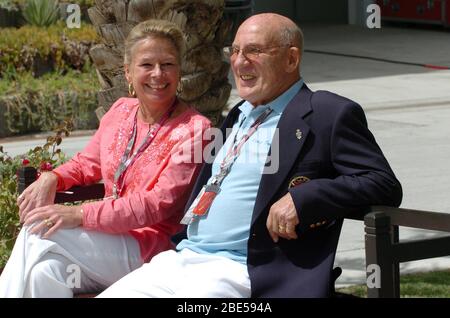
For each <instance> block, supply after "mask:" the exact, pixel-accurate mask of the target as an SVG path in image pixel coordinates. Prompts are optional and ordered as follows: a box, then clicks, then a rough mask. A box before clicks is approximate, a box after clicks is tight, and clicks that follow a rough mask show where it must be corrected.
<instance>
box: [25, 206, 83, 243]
mask: <svg viewBox="0 0 450 318" xmlns="http://www.w3.org/2000/svg"><path fill="white" fill-rule="evenodd" d="M24 221H25V223H24V225H30V224H35V225H34V226H33V227H32V228H31V229H30V230H29V232H30V233H31V234H37V233H40V232H41V231H43V232H45V233H44V235H43V236H42V238H48V237H49V236H50V235H52V234H53V233H54V232H56V231H57V230H58V229H70V228H74V227H77V226H80V225H82V224H83V210H82V209H81V206H65V205H60V204H53V205H48V206H43V207H39V208H36V209H34V210H32V211H30V212H29V213H27V215H26V216H25V219H24Z"/></svg>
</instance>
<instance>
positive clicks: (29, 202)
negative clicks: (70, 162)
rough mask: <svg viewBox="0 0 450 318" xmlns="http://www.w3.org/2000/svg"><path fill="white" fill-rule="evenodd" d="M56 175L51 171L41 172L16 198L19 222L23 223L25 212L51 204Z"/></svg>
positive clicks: (56, 180) (56, 179)
mask: <svg viewBox="0 0 450 318" xmlns="http://www.w3.org/2000/svg"><path fill="white" fill-rule="evenodd" d="M57 185H58V176H57V175H56V174H54V173H51V172H43V173H41V176H40V177H39V179H37V180H36V181H35V182H33V183H32V184H31V185H30V186H29V187H27V188H26V189H25V190H24V191H23V192H22V194H21V195H19V197H18V198H17V205H18V206H19V217H20V222H21V223H23V222H24V220H25V218H26V216H27V214H28V213H29V212H30V211H31V210H33V209H35V208H38V207H42V206H46V205H49V204H53V202H54V201H55V195H56V186H57Z"/></svg>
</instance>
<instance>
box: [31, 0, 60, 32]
mask: <svg viewBox="0 0 450 318" xmlns="http://www.w3.org/2000/svg"><path fill="white" fill-rule="evenodd" d="M22 14H23V17H24V18H25V20H26V21H27V22H28V23H29V24H31V25H36V26H40V27H47V26H49V25H52V24H54V23H55V22H56V21H57V20H58V18H59V7H58V1H56V0H28V2H27V4H26V5H25V7H24V8H23V10H22Z"/></svg>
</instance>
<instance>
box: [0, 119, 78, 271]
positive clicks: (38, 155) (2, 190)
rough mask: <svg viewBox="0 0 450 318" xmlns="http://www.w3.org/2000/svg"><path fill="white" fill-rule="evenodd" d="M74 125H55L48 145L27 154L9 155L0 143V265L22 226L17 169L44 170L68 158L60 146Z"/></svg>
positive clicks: (48, 139)
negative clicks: (29, 167) (24, 166)
mask: <svg viewBox="0 0 450 318" xmlns="http://www.w3.org/2000/svg"><path fill="white" fill-rule="evenodd" d="M71 128H72V127H71V122H70V121H67V120H66V121H65V122H64V124H63V125H61V126H60V127H57V128H56V130H55V135H54V136H50V137H48V138H47V142H46V143H45V145H43V146H42V147H36V148H34V149H31V150H29V151H28V152H27V153H26V154H24V155H19V156H15V157H10V156H9V155H8V154H7V153H6V152H5V151H4V149H3V147H2V146H0V268H3V267H4V266H5V264H6V261H7V260H8V258H9V255H10V254H11V250H12V248H13V246H14V242H15V240H16V237H17V234H18V233H19V231H20V227H21V225H20V222H19V208H18V206H17V204H16V201H17V196H18V192H17V175H16V171H17V169H18V168H19V167H21V166H23V165H28V166H32V167H35V168H36V169H38V171H42V170H51V169H53V168H55V167H57V166H59V165H60V164H62V163H63V162H64V161H65V160H66V158H65V155H64V153H63V152H61V149H59V148H58V146H59V145H60V143H61V141H62V137H63V136H68V135H69V131H70V130H71Z"/></svg>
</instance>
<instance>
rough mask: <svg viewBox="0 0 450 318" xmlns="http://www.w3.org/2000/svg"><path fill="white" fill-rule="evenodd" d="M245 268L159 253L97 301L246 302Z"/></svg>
mask: <svg viewBox="0 0 450 318" xmlns="http://www.w3.org/2000/svg"><path fill="white" fill-rule="evenodd" d="M250 294H251V290H250V279H249V276H248V271H247V265H244V264H241V263H238V262H235V261H233V260H230V259H228V258H225V257H223V256H217V255H209V254H199V253H195V252H193V251H191V250H189V249H187V248H185V249H183V250H181V252H176V251H173V250H169V251H165V252H161V253H159V254H158V255H156V256H154V257H153V258H152V260H151V261H150V263H145V264H144V265H143V266H142V267H140V268H139V269H137V270H135V271H134V272H132V273H131V274H128V275H126V276H125V277H123V278H122V279H120V280H119V281H117V282H116V283H114V284H113V285H111V286H110V287H109V288H108V289H106V290H105V291H104V292H103V293H101V294H100V295H99V296H98V297H105V298H106V297H108V298H116V297H152V298H169V297H177V298H199V297H201V298H207V297H209V298H212V297H214V298H222V297H224V298H248V297H250Z"/></svg>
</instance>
